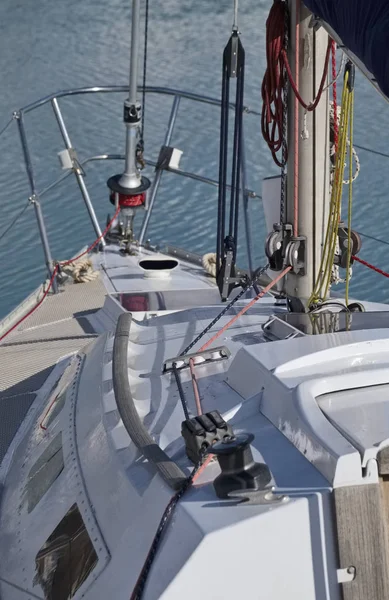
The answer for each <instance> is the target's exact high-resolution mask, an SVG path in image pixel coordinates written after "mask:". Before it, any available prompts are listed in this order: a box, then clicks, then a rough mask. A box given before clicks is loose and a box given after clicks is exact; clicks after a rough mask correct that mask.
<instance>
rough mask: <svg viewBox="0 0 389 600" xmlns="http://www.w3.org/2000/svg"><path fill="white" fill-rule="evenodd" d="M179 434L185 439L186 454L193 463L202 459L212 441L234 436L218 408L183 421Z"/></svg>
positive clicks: (229, 438)
mask: <svg viewBox="0 0 389 600" xmlns="http://www.w3.org/2000/svg"><path fill="white" fill-rule="evenodd" d="M181 434H182V437H183V438H184V440H185V446H186V454H187V456H188V458H189V460H191V461H192V462H193V463H194V464H197V463H198V462H199V461H200V460H201V459H202V457H203V456H204V454H205V452H207V451H208V450H209V449H211V446H212V445H213V444H214V443H216V442H220V441H221V440H225V439H228V440H231V439H232V438H233V437H234V433H233V431H232V429H231V427H230V425H228V423H226V422H225V420H224V419H223V417H222V416H221V414H220V413H219V411H218V410H214V411H212V412H209V413H206V414H204V415H200V416H198V417H194V418H193V419H187V420H186V421H183V422H182V425H181ZM211 451H212V450H211Z"/></svg>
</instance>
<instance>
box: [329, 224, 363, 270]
mask: <svg viewBox="0 0 389 600" xmlns="http://www.w3.org/2000/svg"><path fill="white" fill-rule="evenodd" d="M338 236H339V251H340V254H339V255H337V256H335V264H336V265H337V266H338V267H341V268H342V269H347V268H348V267H349V266H350V265H349V264H348V260H349V257H352V256H357V254H358V253H359V252H360V250H361V248H362V240H361V237H360V235H359V233H357V232H356V231H353V230H352V231H351V234H350V238H351V250H350V252H348V229H347V227H344V225H343V223H340V224H339V230H338ZM350 262H351V264H352V263H353V260H352V258H351V260H350Z"/></svg>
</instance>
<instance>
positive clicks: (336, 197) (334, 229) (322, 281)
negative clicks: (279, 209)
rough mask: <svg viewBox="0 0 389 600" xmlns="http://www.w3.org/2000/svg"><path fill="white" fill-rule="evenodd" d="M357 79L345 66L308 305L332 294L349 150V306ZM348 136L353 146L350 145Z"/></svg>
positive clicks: (314, 303) (349, 66) (347, 283)
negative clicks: (321, 236) (315, 271)
mask: <svg viewBox="0 0 389 600" xmlns="http://www.w3.org/2000/svg"><path fill="white" fill-rule="evenodd" d="M354 79H355V67H354V65H353V64H352V63H351V62H348V63H347V65H346V69H345V73H344V85H343V94H342V108H341V118H340V126H339V147H338V152H337V153H336V161H335V173H334V181H333V184H332V191H331V203H330V211H329V216H328V222H327V229H326V236H325V241H324V247H323V252H322V258H321V263H320V269H319V274H318V277H317V279H316V282H315V285H314V289H313V291H312V294H311V296H310V298H309V301H308V305H309V306H312V305H317V304H319V303H320V302H323V301H324V300H325V299H326V297H327V295H328V292H329V289H330V285H331V277H332V273H333V266H334V263H335V255H336V248H337V242H338V236H339V224H340V217H341V205H342V192H343V183H344V171H345V166H346V156H347V149H348V148H349V149H350V151H349V163H350V164H349V168H350V173H351V174H350V186H349V199H348V227H347V265H346V304H347V303H348V289H349V281H350V262H351V258H352V239H351V235H352V231H351V210H352V180H353V175H352V150H351V149H352V142H353V133H352V128H353V110H354ZM348 135H349V136H350V144H349V145H348V144H347V141H348Z"/></svg>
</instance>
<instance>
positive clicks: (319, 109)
mask: <svg viewBox="0 0 389 600" xmlns="http://www.w3.org/2000/svg"><path fill="white" fill-rule="evenodd" d="M357 4H358V3H357V2H356V0H354V3H353V6H357ZM370 4H371V5H372V3H370ZM381 4H382V10H383V11H384V4H385V3H384V2H381ZM306 5H307V7H309V8H310V9H311V10H312V11H314V13H315V14H314V15H312V13H311V12H310V11H309V10H308V8H307V7H306V6H304V5H303V4H302V3H300V1H299V0H290V1H289V2H288V3H286V2H284V1H283V0H275V2H274V3H273V4H272V5H271V3H270V2H269V8H271V12H270V15H269V19H268V23H267V44H268V46H267V56H268V68H267V71H266V74H265V77H264V82H263V87H262V94H263V98H264V109H263V115H262V126H263V131H264V134H265V137H266V139H267V141H268V144H269V146H270V149H271V151H272V153H273V157H274V159H275V161H276V162H277V164H279V167H280V170H281V174H280V176H279V177H276V178H271V179H268V180H266V181H265V182H264V195H263V201H264V209H265V217H266V221H267V223H268V237H267V240H266V254H267V260H268V263H266V264H264V265H262V266H259V267H257V266H256V265H253V264H249V268H248V269H246V270H245V269H242V268H240V267H239V266H238V265H239V259H240V257H239V256H238V251H237V230H238V226H239V211H240V210H242V207H243V212H244V216H245V223H246V226H247V234H246V237H247V238H248V239H249V227H248V225H249V216H248V210H247V203H248V197H249V191H248V190H247V187H246V177H245V160H244V158H245V157H244V136H243V115H244V114H245V113H246V112H247V111H246V110H245V107H244V77H245V55H244V48H243V45H242V42H241V40H240V36H239V29H238V24H237V3H236V4H235V18H234V25H233V29H232V34H231V37H230V39H229V41H228V44H227V46H226V48H225V50H224V54H223V85H222V99H221V101H220V102H219V101H217V100H215V99H212V98H204V97H201V96H198V95H195V94H190V93H187V92H180V91H177V90H174V91H172V90H168V89H164V88H149V89H148V90H147V89H146V88H144V89H143V91H144V92H147V91H151V92H152V93H162V94H168V95H171V96H172V97H173V104H172V111H171V115H170V120H169V124H168V128H167V132H166V136H165V140H164V143H163V145H162V147H161V151H160V155H159V159H158V161H157V163H156V165H155V176H154V178H153V181H150V180H149V179H148V178H146V177H144V176H143V175H142V166H143V163H144V162H145V158H144V155H143V154H144V146H143V143H142V142H143V140H142V135H141V132H142V105H141V103H140V101H139V93H138V88H137V84H138V51H139V37H140V36H139V33H140V0H133V14H132V48H131V70H130V73H131V76H130V85H129V88H127V87H122V88H120V87H116V88H115V87H113V88H90V89H81V90H71V91H69V92H61V93H60V94H53V95H51V96H49V97H46V98H44V99H41V100H39V101H37V102H36V103H34V104H31V105H29V106H27V107H25V108H23V109H21V110H19V111H17V112H16V113H15V116H14V120H15V121H16V122H17V126H18V131H19V134H20V139H21V142H22V147H23V151H24V158H25V163H26V168H27V175H28V178H29V182H30V186H31V203H32V204H33V206H34V209H35V213H36V217H37V224H38V228H39V233H40V236H41V239H42V244H43V248H44V251H45V259H46V266H47V270H48V284H47V285H46V286H45V287H43V288H42V289H39V290H37V291H36V292H35V293H34V294H33V295H32V296H31V297H29V298H27V299H26V301H25V302H24V303H23V304H22V305H20V306H19V307H17V308H16V309H15V310H14V311H13V312H12V313H11V314H10V315H9V316H8V317H7V318H6V319H5V320H4V321H3V322H2V323H1V332H2V333H1V337H0V340H1V345H0V357H1V365H2V369H3V370H4V372H5V371H6V370H7V373H9V375H8V383H7V388H6V390H5V393H4V395H3V400H2V405H1V410H2V414H1V420H0V423H6V424H7V426H6V427H4V425H1V427H2V430H1V432H2V436H1V445H0V451H1V455H0V458H1V466H0V490H1V508H0V590H1V592H0V595H1V598H2V599H4V600H15V599H18V600H19V599H21V598H45V599H48V600H67V599H69V598H74V599H76V600H78V599H81V598H84V599H85V600H96V599H99V598H107V597H112V598H115V599H116V600H122V599H123V600H128V598H131V599H132V600H135V599H139V598H143V599H145V600H155V599H157V598H166V599H168V600H173V599H175V598H177V599H178V598H180V599H181V598H183V597H185V598H188V599H190V598H197V597H198V595H199V594H201V595H203V596H204V597H205V598H210V599H217V598H223V599H229V598H231V599H232V598H234V599H235V598H264V599H274V600H281V599H283V598H285V597H288V598H296V599H297V598H298V599H299V600H301V599H303V600H314V599H317V600H324V599H326V600H338V599H339V600H340V599H341V598H343V599H344V600H360V599H362V598H363V599H364V600H365V599H369V600H387V599H388V598H389V572H388V565H389V538H388V535H389V531H388V506H387V503H388V475H389V459H388V456H389V451H388V448H389V426H388V425H387V423H388V418H387V415H388V407H387V403H388V400H387V398H388V393H387V392H388V386H389V368H388V363H389V328H388V318H387V312H388V308H389V307H388V306H387V305H382V304H377V303H370V302H365V303H364V304H363V305H362V304H361V303H358V302H355V301H354V300H351V298H349V297H348V296H349V287H350V275H351V268H352V266H353V264H354V262H355V261H356V260H362V259H359V258H358V252H359V250H360V240H359V238H358V236H357V235H356V234H355V232H353V231H352V228H351V211H348V213H347V221H346V218H345V215H344V210H343V211H342V206H341V204H342V202H341V201H342V190H343V180H344V178H345V176H346V174H345V162H346V158H347V154H348V148H350V149H351V148H352V108H353V93H354V92H353V90H354V68H353V66H352V64H351V63H348V64H347V65H346V68H345V71H344V75H343V77H344V86H343V97H342V103H341V106H340V111H338V108H337V107H336V106H334V104H333V105H332V112H333V116H332V119H331V118H330V104H329V98H328V96H329V90H330V89H331V87H332V88H333V86H334V83H335V81H328V80H329V77H328V61H329V56H330V53H331V51H332V50H333V48H334V47H333V45H332V43H331V42H330V40H329V37H328V33H327V29H331V30H332V28H334V31H335V32H336V33H334V36H335V35H336V36H337V37H338V39H339V41H340V37H339V36H341V35H342V32H343V29H342V28H341V27H340V26H339V23H340V20H339V19H337V18H336V14H335V13H336V10H337V8H336V7H338V10H339V13H338V14H339V15H341V14H342V13H341V10H342V9H341V7H342V5H344V7H346V6H347V7H348V8H349V10H350V11H351V10H352V8H350V7H351V4H350V2H349V1H346V0H343V1H341V0H339V1H338V2H337V3H336V6H335V3H334V2H333V1H330V0H322V1H321V2H319V0H306ZM361 6H362V5H361ZM327 9H328V10H327ZM330 9H331V12H329V11H330ZM374 10H375V5H374V7H373V6H371V7H370V8H369V7H364V17H366V15H367V14H368V13H369V11H371V13H372V14H373V13H374ZM352 14H353V15H354V16H355V14H357V13H352ZM326 18H328V22H327V21H324V20H322V19H326ZM338 26H339V28H338ZM351 26H352V27H353V28H354V33H356V31H357V29H359V24H358V23H357V19H356V20H355V21H353V20H352V19H350V20H349V21H348V25H347V28H348V29H347V34H348V35H350V39H352V35H351V34H352V32H350V31H349V27H351ZM345 32H346V30H345ZM372 35H373V33H372ZM146 37H147V36H146ZM355 39H356V38H355ZM345 51H346V52H350V54H351V55H353V53H354V52H355V53H356V55H358V56H359V59H358V60H365V61H366V64H367V69H368V70H369V74H370V78H371V79H375V80H376V83H377V85H382V90H383V93H386V92H385V91H386V88H385V85H384V81H383V80H382V79H381V77H380V75H379V73H378V71H376V68H377V69H378V67H377V65H375V63H373V62H369V61H368V59H367V58H366V56H365V54H364V51H363V48H362V50H360V49H359V47H358V44H355V47H354V46H353V47H351V48H350V50H348V49H347V48H345ZM356 61H357V59H356ZM234 89H235V102H234V103H233V104H232V103H231V97H232V92H231V90H234ZM111 92H112V93H123V94H124V93H128V98H127V99H126V100H125V103H124V123H125V128H126V153H125V156H124V157H119V158H123V159H124V171H123V172H122V173H119V174H116V175H113V176H112V177H111V178H110V179H109V180H108V182H107V185H108V188H109V197H110V200H111V203H112V209H111V211H112V214H111V215H110V217H109V218H108V221H107V226H106V228H105V229H104V231H102V230H101V228H100V225H99V223H98V220H97V219H96V215H95V213H94V208H93V203H92V201H91V198H90V196H89V193H88V189H87V186H86V183H85V179H84V172H83V166H85V161H84V162H82V161H80V159H79V158H78V157H77V153H76V152H75V149H74V148H73V146H72V143H71V140H70V138H69V134H68V131H67V128H66V124H65V120H64V118H63V115H62V112H61V108H60V99H61V97H63V96H66V95H72V96H76V95H77V94H92V93H111ZM182 97H184V98H187V99H188V100H191V101H196V102H201V103H202V104H204V103H209V104H213V105H215V104H216V105H219V106H220V107H221V135H220V173H219V182H218V186H219V191H218V232H217V247H216V252H215V253H210V254H209V255H207V256H205V257H200V256H197V255H194V254H193V253H190V252H187V251H184V250H182V249H179V248H175V247H172V246H170V247H168V248H167V249H166V250H165V251H164V252H162V251H160V250H158V249H157V248H155V247H153V245H152V243H151V242H150V241H146V239H147V238H146V233H147V227H148V223H149V219H150V214H151V212H152V210H153V206H154V204H155V202H156V198H157V192H158V187H159V184H160V180H161V177H162V174H163V171H164V170H169V171H171V172H173V173H176V174H179V175H180V176H183V175H185V176H189V177H192V178H194V179H199V178H200V176H198V175H196V174H191V173H184V172H183V171H180V169H179V158H180V151H179V149H177V148H175V147H174V146H172V145H171V140H172V132H173V128H174V123H175V120H176V117H177V113H178V109H179V103H180V99H181V98H182ZM46 104H51V107H52V109H53V113H54V116H55V119H56V121H57V124H58V127H59V131H60V133H61V135H62V137H63V141H64V145H65V150H64V151H63V152H61V153H60V159H61V162H62V165H63V167H64V169H65V174H64V176H63V177H66V176H68V175H69V176H70V175H74V176H75V178H76V180H77V183H78V185H79V187H80V191H81V194H82V197H83V199H84V201H85V204H86V207H87V209H88V212H89V216H90V218H91V221H92V224H93V226H94V228H95V232H96V240H95V241H94V243H93V244H91V245H90V246H88V248H87V249H86V250H84V251H82V252H81V253H80V255H79V256H77V257H74V258H72V259H69V260H68V261H66V262H63V263H54V262H53V260H52V256H51V251H50V246H49V240H48V236H47V233H46V229H45V223H44V216H43V214H42V210H41V206H40V195H39V191H38V190H37V188H36V184H35V178H34V169H33V162H32V160H31V155H30V147H29V143H28V139H27V135H26V129H25V119H26V118H27V115H28V113H29V112H31V111H33V110H39V108H40V107H41V106H44V105H46ZM231 111H232V112H231ZM231 115H232V116H233V127H231V122H230V120H231ZM331 121H332V130H333V135H332V137H331V136H330V129H331ZM231 131H232V132H233V140H232V144H230V143H229V141H231V140H230V137H229V132H230V133H231ZM333 150H335V152H333ZM349 154H350V153H349ZM117 158H118V157H117V156H115V157H112V156H109V155H104V156H99V157H93V159H99V160H109V159H115V160H116V159H117ZM86 162H87V161H86ZM348 162H349V168H350V177H349V189H351V191H352V180H353V172H352V160H351V159H350V158H349V159H348ZM200 179H201V178H200ZM208 183H211V184H212V183H214V182H209V181H208ZM349 197H351V194H350V195H349ZM228 198H229V203H228V202H227V199H228ZM348 208H350V203H348ZM140 215H143V223H142V226H141V228H140V233H139V235H138V236H136V235H135V233H134V219H138V218H139V216H140ZM342 219H343V220H342ZM248 249H249V244H248ZM249 256H250V254H249ZM249 263H250V261H249ZM341 279H344V280H345V283H346V293H345V295H339V294H338V295H337V296H334V294H333V293H330V292H331V288H333V287H334V284H335V283H336V282H337V281H339V280H341ZM195 580H196V581H197V584H196V586H195V585H194V582H195ZM199 581H200V582H201V584H202V587H201V590H200V589H199V588H200V586H199V583H198V582H199Z"/></svg>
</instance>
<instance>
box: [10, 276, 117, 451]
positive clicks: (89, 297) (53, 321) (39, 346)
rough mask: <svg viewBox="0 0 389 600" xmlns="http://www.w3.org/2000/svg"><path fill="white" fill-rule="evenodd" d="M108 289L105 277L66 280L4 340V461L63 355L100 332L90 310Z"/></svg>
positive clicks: (100, 301)
mask: <svg viewBox="0 0 389 600" xmlns="http://www.w3.org/2000/svg"><path fill="white" fill-rule="evenodd" d="M105 294H106V290H105V287H104V284H103V282H102V280H101V278H98V279H97V280H95V281H91V282H88V283H81V284H77V285H76V284H67V285H66V286H64V288H63V289H62V290H61V291H60V293H58V294H53V295H50V296H49V297H48V298H46V300H45V301H44V303H43V304H42V306H40V307H39V309H38V310H36V311H35V312H34V313H33V314H32V315H31V316H30V317H28V318H27V319H26V320H25V321H24V322H23V323H21V325H20V326H19V327H17V328H16V329H15V331H14V332H12V333H11V334H10V335H9V336H7V338H6V339H5V340H4V342H3V343H2V344H1V345H0V365H1V368H0V462H1V461H2V459H3V457H4V455H5V453H6V451H7V448H8V446H9V444H10V442H11V441H12V439H13V437H14V435H15V433H16V431H17V429H18V427H19V426H20V424H21V422H22V421H23V419H24V417H25V415H26V413H27V411H28V409H29V408H30V406H31V404H32V402H33V401H34V398H35V396H36V391H37V390H38V389H39V388H40V387H41V386H42V385H43V383H44V381H45V379H46V378H47V377H48V375H49V373H50V371H51V370H52V369H53V368H54V366H55V364H56V363H57V362H58V360H59V359H61V358H62V357H64V356H66V355H67V354H70V353H72V352H76V351H77V350H79V349H80V348H82V347H83V346H84V345H85V344H86V343H87V341H88V340H89V339H90V338H93V337H96V334H95V332H94V330H93V327H92V326H91V324H90V323H89V322H88V320H87V319H86V316H87V315H88V314H91V313H93V312H95V311H96V310H98V309H99V308H101V307H102V306H103V303H104V298H105ZM16 366H17V368H16Z"/></svg>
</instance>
